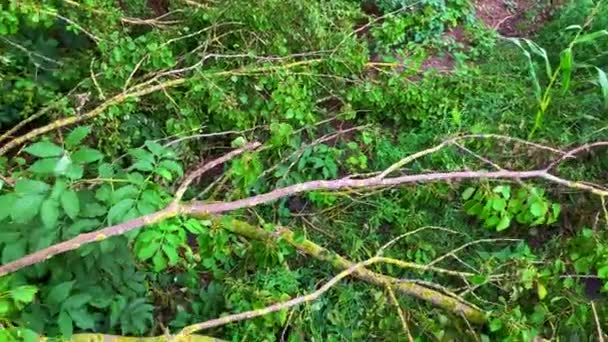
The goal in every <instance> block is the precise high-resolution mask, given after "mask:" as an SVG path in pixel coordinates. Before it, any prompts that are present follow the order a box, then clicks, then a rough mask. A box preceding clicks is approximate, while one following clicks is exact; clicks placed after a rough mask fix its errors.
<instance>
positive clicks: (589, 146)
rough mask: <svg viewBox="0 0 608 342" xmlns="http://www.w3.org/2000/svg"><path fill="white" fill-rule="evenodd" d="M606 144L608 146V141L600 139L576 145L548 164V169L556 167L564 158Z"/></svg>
mask: <svg viewBox="0 0 608 342" xmlns="http://www.w3.org/2000/svg"><path fill="white" fill-rule="evenodd" d="M604 146H608V141H598V142H594V143H590V144H585V145H582V146H579V147H576V148H574V149H572V150H570V151H568V152H566V153H565V154H563V155H562V156H561V157H560V158H559V159H557V160H555V161H554V162H552V163H551V164H549V166H547V168H546V170H547V171H551V170H552V169H553V168H555V167H556V166H557V165H559V164H560V163H561V162H563V161H564V160H566V159H569V158H573V157H574V156H576V155H577V154H580V153H583V152H589V151H590V150H592V149H594V148H596V147H604Z"/></svg>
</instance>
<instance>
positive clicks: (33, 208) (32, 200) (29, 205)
mask: <svg viewBox="0 0 608 342" xmlns="http://www.w3.org/2000/svg"><path fill="white" fill-rule="evenodd" d="M44 198H45V196H44V195H38V194H34V195H25V196H23V197H21V198H19V199H17V201H15V206H14V208H13V210H12V212H11V217H12V218H13V220H15V221H16V222H18V223H26V222H29V221H31V220H32V219H33V218H34V217H36V215H38V212H39V211H40V206H41V205H42V201H44Z"/></svg>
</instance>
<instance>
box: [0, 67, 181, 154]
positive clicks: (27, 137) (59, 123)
mask: <svg viewBox="0 0 608 342" xmlns="http://www.w3.org/2000/svg"><path fill="white" fill-rule="evenodd" d="M186 81H187V79H185V78H177V79H173V80H169V81H165V82H162V83H160V84H157V85H154V86H149V87H144V88H143V89H138V90H133V91H131V92H123V93H120V94H118V95H115V96H114V97H112V98H111V99H109V100H107V101H105V102H103V103H101V104H100V105H99V106H97V107H95V109H93V110H91V111H89V112H87V113H84V114H82V115H76V116H70V117H67V118H63V119H59V120H56V121H53V122H51V123H49V124H47V125H45V126H42V127H39V128H36V129H33V130H31V131H30V132H28V133H26V134H24V135H22V136H20V137H18V138H15V139H13V140H11V141H9V142H8V143H6V145H4V146H2V147H0V156H3V155H5V154H6V152H8V151H10V150H12V149H13V148H15V147H17V146H19V145H22V144H24V143H26V142H28V141H31V140H33V139H34V138H37V137H39V136H41V135H42V134H45V133H48V132H51V131H54V130H56V129H59V128H62V127H66V126H70V125H73V124H76V123H79V122H83V121H86V120H89V119H92V118H94V117H96V116H98V115H99V114H101V113H103V112H104V111H105V110H106V109H108V108H109V107H111V106H114V105H117V104H120V103H122V102H124V101H125V100H127V99H130V98H134V97H138V96H143V95H147V94H151V93H153V92H155V91H157V90H161V89H164V88H170V87H175V86H177V85H180V84H183V83H185V82H186Z"/></svg>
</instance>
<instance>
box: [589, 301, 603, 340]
mask: <svg viewBox="0 0 608 342" xmlns="http://www.w3.org/2000/svg"><path fill="white" fill-rule="evenodd" d="M591 310H592V311H593V318H594V319H595V326H596V327H597V340H598V342H604V333H603V332H602V325H601V324H600V318H599V316H598V315H597V310H596V309H595V301H593V300H592V301H591Z"/></svg>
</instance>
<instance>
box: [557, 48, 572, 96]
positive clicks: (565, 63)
mask: <svg viewBox="0 0 608 342" xmlns="http://www.w3.org/2000/svg"><path fill="white" fill-rule="evenodd" d="M559 58H560V64H559V66H560V69H561V70H562V95H563V94H566V92H567V91H568V89H569V88H570V79H571V76H572V64H573V61H572V60H573V58H572V48H567V49H565V50H563V51H562V52H561V53H560V55H559Z"/></svg>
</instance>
